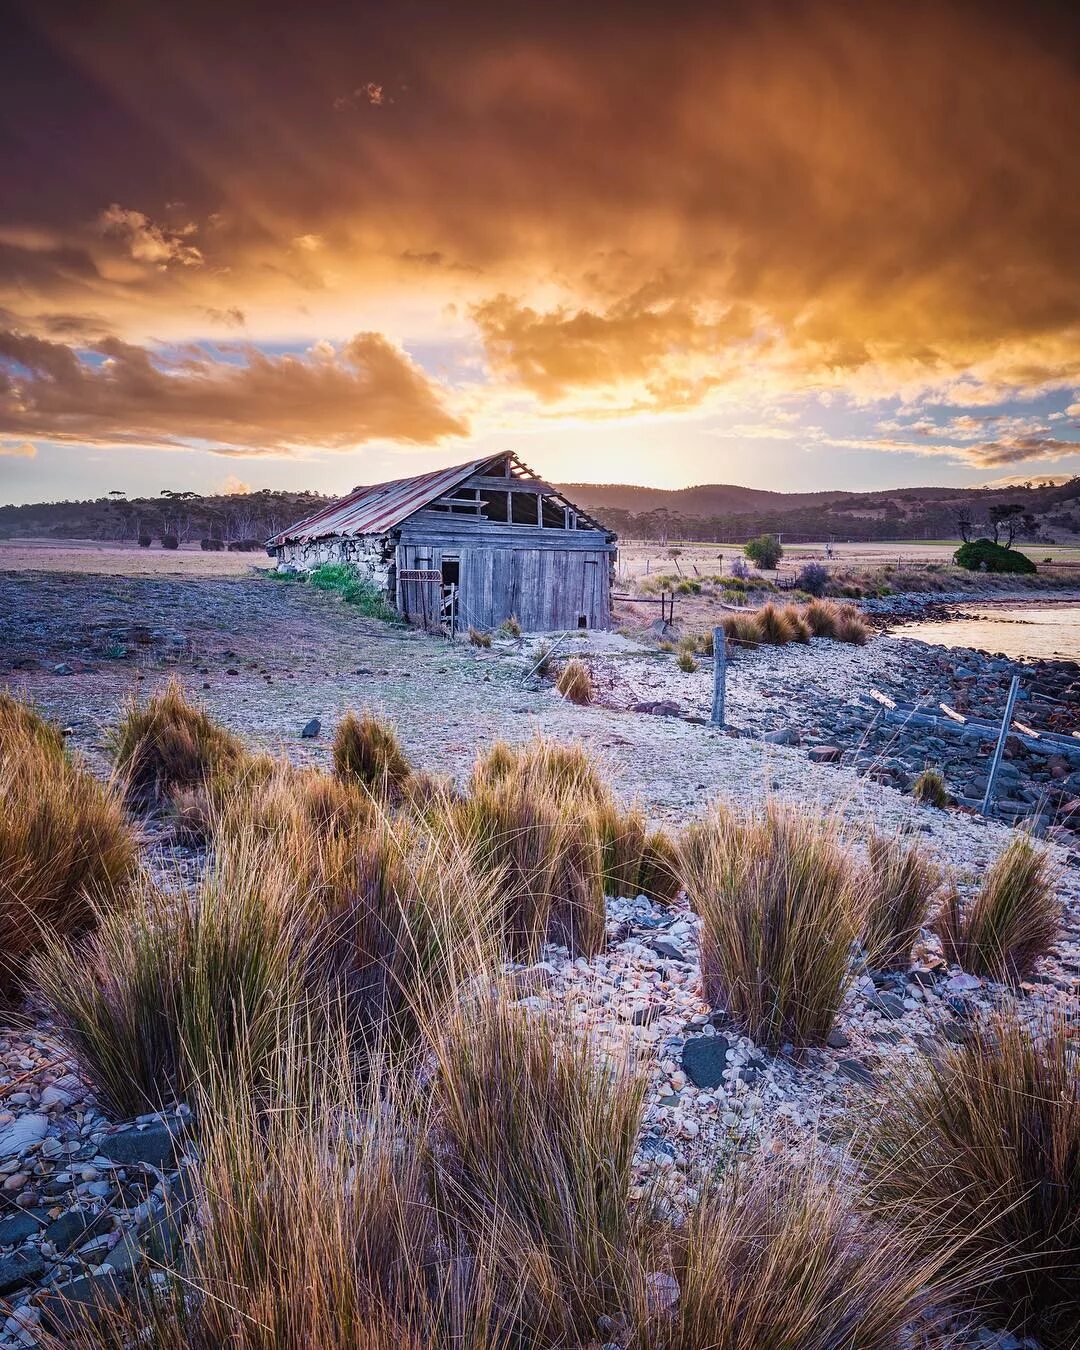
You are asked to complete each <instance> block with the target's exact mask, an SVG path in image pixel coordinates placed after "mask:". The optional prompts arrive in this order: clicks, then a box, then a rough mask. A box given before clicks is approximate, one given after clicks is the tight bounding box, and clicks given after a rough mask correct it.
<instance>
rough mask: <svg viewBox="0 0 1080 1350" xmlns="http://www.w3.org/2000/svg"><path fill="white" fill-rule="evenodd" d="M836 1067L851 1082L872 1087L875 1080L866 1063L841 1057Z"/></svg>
mask: <svg viewBox="0 0 1080 1350" xmlns="http://www.w3.org/2000/svg"><path fill="white" fill-rule="evenodd" d="M836 1067H837V1069H838V1071H839V1072H840V1073H842V1074H843V1075H844V1077H845V1078H850V1079H851V1081H852V1082H853V1083H859V1084H860V1085H861V1086H863V1087H873V1086H874V1084H875V1083H876V1082H877V1079H876V1078H875V1077H874V1075H873V1074H872V1073H871V1072H870V1070H869V1069H868V1068H867V1067H866V1065H865V1064H860V1062H859V1061H858V1060H857V1059H842V1060H840V1062H839V1063H838V1064H837V1066H836Z"/></svg>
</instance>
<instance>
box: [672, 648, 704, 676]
mask: <svg viewBox="0 0 1080 1350" xmlns="http://www.w3.org/2000/svg"><path fill="white" fill-rule="evenodd" d="M675 664H676V665H677V666H678V667H679V669H680V670H681V671H682V672H683V673H684V674H685V675H692V674H693V673H694V671H695V670H698V669H700V667H699V666H698V663H697V662H696V661H695V660H694V654H693V652H680V653H679V655H678V657H677V659H676V662H675Z"/></svg>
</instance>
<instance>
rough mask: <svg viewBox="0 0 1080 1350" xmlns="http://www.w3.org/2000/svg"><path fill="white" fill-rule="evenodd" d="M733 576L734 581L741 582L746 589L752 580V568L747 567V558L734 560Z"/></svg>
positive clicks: (732, 562) (732, 563)
mask: <svg viewBox="0 0 1080 1350" xmlns="http://www.w3.org/2000/svg"><path fill="white" fill-rule="evenodd" d="M731 575H732V578H733V580H735V581H740V582H742V583H743V586H744V587H745V585H746V582H747V581H748V580H749V579H750V568H749V567H748V566H747V565H746V559H745V558H733V559H732V561H731Z"/></svg>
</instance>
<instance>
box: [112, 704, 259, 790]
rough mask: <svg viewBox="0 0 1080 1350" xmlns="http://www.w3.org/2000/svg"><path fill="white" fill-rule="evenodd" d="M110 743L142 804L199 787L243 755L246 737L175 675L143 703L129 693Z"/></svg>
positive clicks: (230, 769) (228, 770)
mask: <svg viewBox="0 0 1080 1350" xmlns="http://www.w3.org/2000/svg"><path fill="white" fill-rule="evenodd" d="M109 744H110V747H111V749H112V752H113V756H114V758H115V760H116V767H117V770H118V772H119V773H120V775H121V777H122V779H123V783H124V790H125V793H126V795H127V797H128V799H129V801H132V802H133V803H136V804H137V805H140V806H151V805H155V804H158V803H161V802H163V801H164V800H165V799H166V798H167V797H168V796H169V794H170V793H172V792H174V791H175V790H177V789H184V788H198V787H201V786H203V785H205V784H206V783H207V782H208V780H209V779H211V778H212V777H213V776H214V775H215V774H228V773H231V772H233V771H235V770H236V769H238V768H239V766H240V765H241V764H242V763H243V760H244V747H243V745H242V743H241V742H240V741H239V740H238V739H237V738H236V737H235V736H234V735H233V734H232V733H231V732H229V731H226V730H225V728H224V727H222V726H220V725H219V724H218V723H217V722H215V721H214V720H213V718H211V717H210V716H209V714H208V713H206V712H205V711H204V710H203V709H202V708H200V707H199V706H198V704H196V703H193V702H191V701H190V700H189V699H188V697H187V695H186V694H185V693H184V689H183V686H182V685H181V684H180V683H179V681H177V680H171V681H170V682H169V683H168V684H167V685H166V686H165V688H164V689H163V690H162V691H161V693H159V694H154V695H153V696H152V697H151V698H150V699H149V700H148V701H147V702H146V703H145V704H142V703H139V702H138V701H137V700H136V699H134V698H133V699H130V700H129V701H128V703H127V704H126V705H125V708H124V711H123V716H122V717H121V719H120V723H119V725H118V726H117V727H116V728H114V729H113V731H112V732H111V733H110V736H109Z"/></svg>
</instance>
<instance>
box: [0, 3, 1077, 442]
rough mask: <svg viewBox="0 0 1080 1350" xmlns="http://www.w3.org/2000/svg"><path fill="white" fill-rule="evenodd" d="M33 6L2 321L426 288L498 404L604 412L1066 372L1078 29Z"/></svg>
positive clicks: (1049, 15)
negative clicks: (746, 395) (597, 406)
mask: <svg viewBox="0 0 1080 1350" xmlns="http://www.w3.org/2000/svg"><path fill="white" fill-rule="evenodd" d="M25 13H26V16H27V17H26V19H25V21H24V23H23V26H22V27H21V28H18V29H17V30H16V31H15V33H14V35H12V34H8V35H7V44H6V52H7V55H6V58H5V56H4V55H2V54H0V62H2V61H3V60H5V59H6V60H7V61H8V69H7V72H6V75H7V84H6V89H7V90H8V91H9V92H8V96H9V97H11V98H13V99H15V100H17V102H16V104H15V106H17V107H18V109H19V114H20V115H19V119H18V123H19V135H18V137H13V138H11V139H10V140H9V141H5V142H4V144H3V146H2V147H0V181H2V182H3V183H4V184H5V207H4V208H3V215H0V305H5V306H6V307H7V308H9V309H11V310H13V311H14V312H16V313H17V314H18V315H20V316H22V315H28V314H29V313H31V312H35V313H36V312H40V311H42V310H46V309H48V310H56V311H72V312H81V311H83V310H87V311H90V310H93V311H95V312H101V313H103V314H104V315H105V317H106V319H107V320H108V321H109V322H110V324H112V325H113V327H114V328H115V329H116V331H117V332H120V333H123V334H124V335H125V336H126V337H128V338H132V337H138V338H139V339H140V340H145V339H147V338H149V337H150V336H157V335H158V334H159V333H160V332H161V331H162V329H163V327H168V328H169V330H170V332H175V331H176V329H178V328H180V327H182V326H183V325H184V324H185V323H186V324H188V325H189V327H188V329H187V330H186V331H185V332H184V334H183V335H184V336H185V337H192V336H200V334H198V333H193V332H192V331H191V329H190V325H191V322H192V316H195V315H199V316H201V317H202V318H203V319H206V318H207V317H208V316H209V315H212V314H214V315H216V314H221V313H226V312H228V311H229V310H231V309H233V308H236V309H239V310H242V311H243V312H244V313H245V314H246V315H247V316H248V325H247V331H248V332H249V333H250V334H251V336H252V337H253V338H256V339H257V338H259V337H260V336H262V333H263V330H260V327H259V324H260V323H264V324H266V325H269V324H270V322H271V319H268V318H266V317H265V316H267V315H270V316H272V318H273V320H274V321H275V322H277V321H280V316H281V315H282V314H283V313H284V314H287V315H288V316H289V317H290V319H292V318H294V317H295V315H296V314H298V313H300V312H301V306H302V305H303V304H305V303H307V302H309V301H310V303H311V304H312V306H313V307H314V306H320V307H321V310H320V312H325V311H326V310H327V309H330V308H331V307H332V306H333V304H335V303H337V304H338V305H339V306H340V309H341V310H343V311H345V312H348V310H349V307H350V305H359V304H362V303H365V302H367V301H368V300H369V298H370V297H371V296H372V295H378V296H380V297H383V296H390V297H393V296H394V295H396V294H397V293H398V290H400V292H401V293H402V294H403V296H404V297H405V298H404V299H403V301H402V308H403V309H408V307H409V306H410V305H415V304H416V298H417V296H419V297H420V298H421V300H423V299H426V298H427V297H428V292H429V291H430V292H433V293H434V291H435V289H436V288H437V287H441V288H444V289H443V290H440V291H439V293H438V295H437V296H436V297H434V298H433V299H432V304H433V305H438V304H441V303H443V302H444V301H446V300H447V299H448V298H449V299H452V300H454V301H455V302H456V303H458V304H459V312H471V313H472V314H473V316H474V318H475V320H476V323H477V325H478V328H479V331H480V336H481V338H482V340H483V342H484V345H485V349H486V352H487V355H488V361H489V365H490V367H491V368H492V370H493V371H494V372H495V374H496V376H497V377H498V379H499V380H500V381H501V382H509V383H512V384H515V385H518V386H520V387H521V388H523V389H525V390H527V391H529V392H530V393H532V394H533V395H535V396H536V397H537V398H538V399H540V400H543V401H545V402H546V403H548V404H556V403H560V402H562V403H566V404H569V405H573V404H574V403H575V401H577V402H578V403H579V404H580V405H581V406H586V407H587V406H588V403H589V399H590V398H591V397H592V395H594V394H597V395H599V396H601V397H607V396H608V395H610V401H611V402H612V404H613V406H616V405H617V407H618V408H619V409H621V410H625V411H634V410H638V409H641V408H647V409H657V408H680V407H693V406H696V405H697V404H699V403H700V402H701V401H702V400H703V399H707V398H708V397H709V396H710V395H711V394H712V393H713V392H715V391H717V390H719V389H722V388H724V387H726V386H728V385H729V384H730V382H731V381H732V380H734V379H737V378H742V379H744V380H747V381H749V382H751V383H753V382H754V381H755V379H756V372H757V371H758V370H759V369H760V370H761V372H762V380H763V381H764V378H765V377H766V376H767V382H768V387H769V388H770V389H772V390H775V391H777V392H778V393H782V392H784V391H793V390H806V389H818V388H822V387H827V388H841V389H846V390H848V391H849V392H852V393H853V395H854V396H856V397H858V398H863V399H869V398H872V397H885V396H888V395H890V394H896V393H900V394H903V395H904V396H909V395H912V394H914V393H918V392H926V391H931V392H932V393H934V391H936V393H934V396H936V397H940V399H941V400H942V401H954V402H956V403H963V404H965V405H972V406H973V405H975V404H978V403H980V402H983V403H985V402H989V401H992V400H994V399H1005V398H1008V397H1010V396H1011V395H1013V394H1016V393H1021V394H1028V393H1031V392H1034V391H1037V390H1039V389H1043V388H1050V387H1060V386H1061V385H1062V384H1065V383H1067V382H1071V381H1080V178H1078V175H1077V174H1076V172H1075V167H1076V154H1077V146H1078V145H1080V98H1077V87H1078V85H1077V72H1076V61H1075V51H1076V43H1075V39H1076V36H1077V31H1078V22H1080V21H1078V20H1077V18H1076V15H1075V12H1070V11H1069V10H1068V9H1066V8H1065V7H1064V6H1059V5H1052V4H1048V3H1034V4H1031V5H1025V6H1023V7H1017V6H1010V5H1007V4H1005V3H993V2H990V3H984V4H975V3H973V2H970V0H940V3H919V2H918V0H915V2H914V3H912V4H905V5H899V4H895V3H891V0H867V2H866V3H862V4H854V3H848V2H847V0H776V3H768V4H766V3H759V2H758V0H753V2H751V0H742V2H740V0H733V3H731V4H725V5H723V6H717V5H715V4H706V3H704V0H702V2H701V3H698V4H692V3H682V2H681V0H674V2H673V3H672V4H670V5H665V6H660V7H657V6H651V7H646V6H639V5H634V4H629V5H621V6H594V7H582V6H580V5H576V6H571V5H568V4H563V3H557V2H555V3H549V4H545V5H537V6H530V7H527V8H525V9H523V8H522V7H520V6H503V7H498V8H497V7H493V6H487V5H477V4H465V5H462V6H460V7H458V8H456V9H455V14H454V21H453V23H448V22H447V21H446V15H445V11H444V10H443V9H442V8H440V7H437V6H435V5H434V4H427V3H424V2H423V0H417V2H416V3H413V4H409V5H406V6H398V7H393V8H391V9H389V10H388V9H387V7H386V6H384V5H379V6H376V5H375V4H374V3H373V0H370V2H369V3H363V2H362V0H358V3H357V4H354V5H349V6H336V5H328V6H307V7H300V6H295V5H292V6H284V5H274V4H267V5H264V6H262V7H260V8H259V10H258V12H257V19H256V20H255V21H253V15H254V14H255V11H254V10H253V9H251V8H250V7H249V6H247V5H245V4H243V3H238V4H236V5H229V6H221V5H217V6H214V7H210V6H208V5H204V4H200V3H198V0H192V3H191V4H188V5H184V6H180V7H177V6H161V5H145V6H140V7H137V8H135V9H132V8H131V7H128V6H122V7H118V8H115V9H113V8H111V7H104V8H103V9H102V11H101V13H100V15H97V16H96V17H95V22H94V23H93V24H89V23H87V22H86V21H85V15H84V13H83V11H82V7H81V6H79V5H75V4H64V3H58V4H56V5H41V6H36V7H33V8H29V7H28V8H27V9H26V11H25ZM2 74H4V72H3V71H2V70H0V75H2ZM335 98H337V99H338V101H339V102H341V100H344V110H345V112H346V113H352V114H353V115H341V113H335V111H334V100H335ZM391 98H393V99H394V100H395V101H394V103H393V106H392V107H390V106H388V105H389V101H390V99H391ZM58 125H60V126H62V127H63V131H64V134H63V136H57V135H56V127H57V126H58ZM103 129H105V130H107V134H103ZM106 185H107V186H106ZM113 200H115V201H116V202H119V203H122V205H119V206H109V205H108V203H109V202H110V201H113ZM167 204H169V205H167ZM103 211H104V213H105V214H104V216H103V215H102V212H103ZM5 216H6V223H7V228H5ZM103 226H104V229H105V232H104V233H103V232H102V227H103ZM22 326H27V325H26V324H23V325H22ZM290 331H295V329H292V330H290ZM316 331H318V330H316ZM340 331H346V330H340ZM279 332H280V328H275V329H274V330H273V335H274V336H275V337H276V336H278V334H279ZM760 382H762V381H759V383H760ZM1005 443H1006V442H1005V441H1002V442H1001V444H1005Z"/></svg>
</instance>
